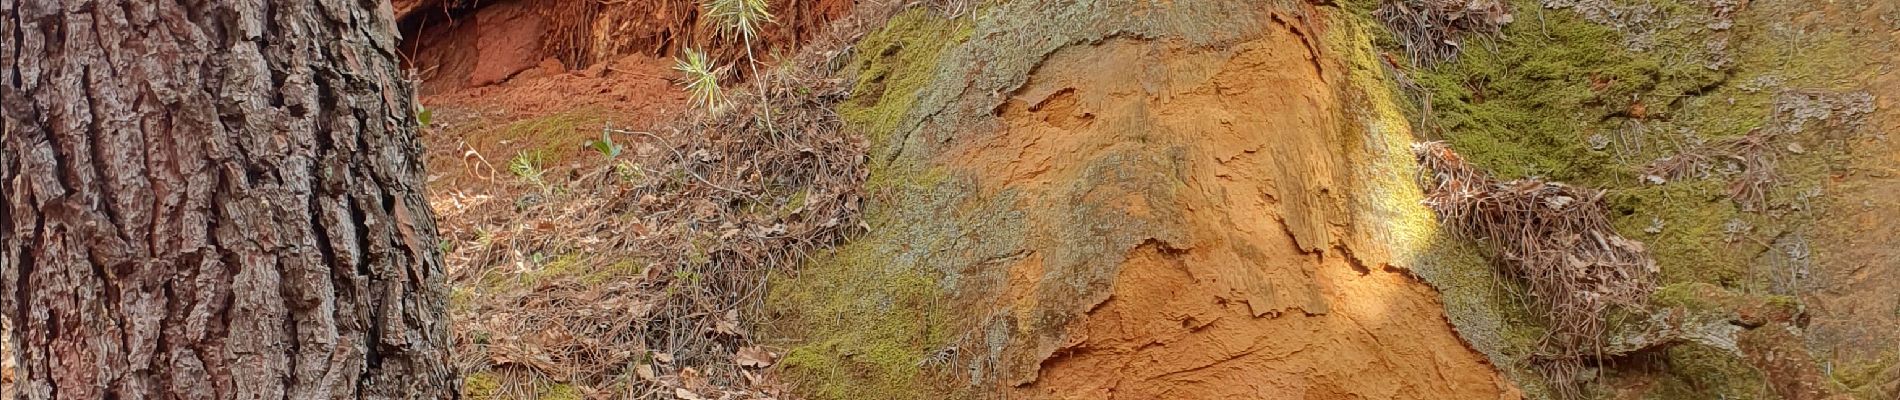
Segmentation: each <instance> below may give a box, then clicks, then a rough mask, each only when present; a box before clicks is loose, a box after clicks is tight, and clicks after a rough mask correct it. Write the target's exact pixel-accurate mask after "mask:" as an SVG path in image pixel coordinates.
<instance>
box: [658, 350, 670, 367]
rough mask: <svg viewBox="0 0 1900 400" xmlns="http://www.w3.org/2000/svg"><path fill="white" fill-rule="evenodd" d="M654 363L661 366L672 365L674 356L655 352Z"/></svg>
mask: <svg viewBox="0 0 1900 400" xmlns="http://www.w3.org/2000/svg"><path fill="white" fill-rule="evenodd" d="M653 361H659V362H660V363H661V364H672V363H673V355H672V354H668V353H662V352H657V351H656V352H653Z"/></svg>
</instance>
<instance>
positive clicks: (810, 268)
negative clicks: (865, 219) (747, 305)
mask: <svg viewBox="0 0 1900 400" xmlns="http://www.w3.org/2000/svg"><path fill="white" fill-rule="evenodd" d="M876 246H877V245H876V244H875V243H871V242H867V241H860V242H855V243H852V244H848V245H845V246H844V247H840V248H838V249H837V250H836V251H835V252H833V253H832V254H830V255H828V256H826V257H822V258H820V259H817V260H815V261H813V262H811V263H809V264H808V265H806V266H805V268H803V269H802V270H800V273H799V275H800V276H799V277H798V279H786V277H782V276H781V277H776V278H774V281H776V282H783V283H786V285H784V286H782V287H780V288H777V289H775V290H774V291H773V292H772V296H771V299H770V300H769V301H770V302H771V303H772V304H773V305H774V307H773V308H775V309H781V310H791V311H792V313H793V315H790V316H788V317H789V318H787V320H788V321H790V322H789V323H788V326H787V328H785V329H784V330H786V332H780V333H781V334H786V335H791V336H795V337H805V338H813V339H816V341H814V342H809V343H804V344H802V345H799V346H797V347H794V348H792V349H791V351H789V352H788V353H787V354H786V356H785V358H784V359H783V360H781V361H780V362H779V365H780V368H783V371H784V372H785V373H786V374H787V375H788V376H789V377H791V378H792V379H794V380H795V381H798V382H803V383H806V387H804V388H803V389H805V392H806V393H805V394H806V395H808V396H813V397H814V398H820V399H860V398H921V397H923V396H924V395H925V394H929V393H931V392H930V391H929V388H930V385H929V384H928V382H926V381H924V379H926V375H927V374H926V371H925V370H924V369H923V363H921V362H919V361H920V360H921V359H922V358H923V357H924V356H926V355H929V354H931V353H932V352H933V351H934V350H933V349H935V348H937V347H939V346H942V345H943V344H944V343H947V342H948V340H949V338H948V334H947V330H948V327H949V326H950V324H949V323H948V322H946V321H945V318H946V316H945V311H944V310H942V306H941V305H940V304H939V303H940V302H941V301H942V299H944V298H946V294H945V293H943V292H942V291H941V289H939V287H938V283H937V282H938V278H937V277H935V276H931V274H929V273H926V272H922V271H918V270H914V269H907V268H894V267H893V266H891V265H890V263H891V262H892V260H891V257H889V256H888V255H882V254H879V252H877V251H876V250H875V247H876Z"/></svg>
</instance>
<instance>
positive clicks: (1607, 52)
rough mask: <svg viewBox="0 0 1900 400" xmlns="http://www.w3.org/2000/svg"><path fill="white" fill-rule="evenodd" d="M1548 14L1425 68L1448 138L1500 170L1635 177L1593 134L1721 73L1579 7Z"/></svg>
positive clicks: (1574, 178) (1595, 179)
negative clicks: (1637, 47)
mask: <svg viewBox="0 0 1900 400" xmlns="http://www.w3.org/2000/svg"><path fill="white" fill-rule="evenodd" d="M1515 3H1516V5H1517V6H1518V9H1520V10H1532V9H1537V8H1540V6H1539V5H1538V4H1537V3H1536V2H1535V1H1517V2H1515ZM1540 18H1542V19H1541V20H1538V21H1524V22H1520V23H1515V24H1511V25H1509V26H1507V28H1506V29H1505V32H1504V34H1503V35H1502V39H1500V40H1499V43H1497V44H1496V46H1495V47H1492V46H1471V47H1468V48H1466V51H1465V54H1464V55H1463V57H1462V58H1460V59H1459V61H1458V62H1454V63H1447V64H1444V65H1441V66H1439V67H1437V68H1435V69H1432V70H1428V71H1424V72H1423V73H1421V74H1419V75H1420V76H1419V79H1418V82H1419V83H1420V84H1421V85H1422V86H1424V88H1425V90H1426V92H1427V93H1428V94H1429V95H1430V98H1431V110H1432V112H1433V120H1434V121H1435V122H1436V124H1437V126H1438V127H1440V128H1442V129H1443V130H1444V131H1445V133H1446V136H1445V137H1446V139H1447V140H1448V141H1449V142H1451V144H1452V146H1453V147H1454V148H1456V149H1458V150H1459V152H1460V153H1462V154H1463V155H1465V157H1466V158H1468V159H1470V160H1471V161H1472V162H1474V163H1476V164H1477V165H1479V166H1481V167H1484V168H1486V169H1487V170H1490V171H1492V172H1493V173H1496V174H1498V175H1500V176H1504V177H1525V176H1544V177H1548V178H1552V179H1557V180H1564V181H1571V182H1579V183H1601V182H1605V181H1610V180H1614V179H1625V180H1630V179H1628V178H1629V177H1630V176H1632V174H1631V171H1630V170H1629V169H1628V168H1626V167H1627V166H1619V165H1616V163H1613V162H1611V158H1612V154H1611V153H1609V152H1606V151H1601V150H1593V149H1591V148H1590V146H1589V145H1588V144H1587V139H1588V138H1589V137H1590V136H1592V135H1595V134H1599V133H1611V129H1615V128H1618V126H1616V123H1617V122H1620V121H1622V120H1623V119H1620V118H1619V117H1627V116H1629V115H1630V114H1632V113H1633V111H1632V109H1633V107H1635V106H1636V105H1637V104H1644V108H1645V109H1660V108H1661V107H1660V106H1659V105H1658V104H1659V103H1660V104H1667V103H1668V102H1669V100H1667V99H1670V98H1675V97H1680V96H1683V95H1684V94H1685V93H1692V92H1695V91H1697V90H1699V89H1700V88H1702V87H1705V86H1709V85H1711V84H1714V83H1716V82H1720V81H1721V79H1723V76H1722V75H1721V74H1720V73H1719V72H1716V71H1710V70H1708V69H1707V68H1704V67H1702V66H1701V65H1698V64H1692V63H1668V62H1664V60H1662V59H1660V58H1659V56H1658V55H1657V54H1656V53H1638V52H1633V51H1630V50H1628V49H1626V48H1625V47H1624V46H1623V44H1622V43H1623V37H1622V35H1621V34H1620V33H1618V32H1617V31H1616V30H1614V29H1612V28H1609V27H1605V26H1602V25H1598V24H1595V23H1592V22H1590V21H1586V20H1584V19H1583V17H1581V16H1579V15H1577V14H1575V13H1572V12H1567V11H1560V10H1552V11H1550V12H1545V13H1542V16H1541V17H1540ZM1474 43H1479V42H1474ZM1653 111H1656V110H1650V111H1644V113H1649V112H1653ZM1619 167H1622V168H1619Z"/></svg>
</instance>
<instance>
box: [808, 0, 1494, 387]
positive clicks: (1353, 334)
mask: <svg viewBox="0 0 1900 400" xmlns="http://www.w3.org/2000/svg"><path fill="white" fill-rule="evenodd" d="M1024 3H1033V2H1017V3H1011V4H1006V5H1000V6H997V7H998V8H997V9H992V10H989V12H987V13H984V14H982V15H983V16H984V18H977V19H976V22H973V23H971V22H953V21H942V20H939V19H937V18H936V17H933V16H930V15H927V14H923V13H922V12H913V14H907V15H904V16H900V17H898V19H897V20H896V21H894V22H893V23H892V27H891V28H889V29H888V30H887V31H886V32H883V33H880V34H878V35H874V36H873V37H871V38H868V39H867V40H866V41H865V42H863V43H861V44H860V46H859V48H858V51H859V54H860V57H859V62H858V65H857V67H858V68H859V70H860V73H861V77H860V81H859V90H858V93H857V98H856V99H854V100H853V101H852V105H853V106H852V107H855V108H854V109H847V110H842V113H843V114H844V115H845V116H846V117H847V120H849V121H851V122H852V123H854V124H856V125H858V126H861V127H864V128H866V129H867V130H869V132H868V133H869V134H870V135H871V136H872V137H873V138H874V141H876V142H877V144H876V146H878V147H879V149H878V150H876V151H875V154H874V159H875V161H874V162H876V163H879V164H880V167H879V169H878V171H877V172H874V173H873V177H872V181H873V183H872V184H871V186H872V187H871V188H870V189H871V191H872V196H873V198H874V199H877V200H875V201H873V202H872V205H871V209H870V210H868V211H869V215H870V218H869V219H870V220H872V221H874V223H873V226H872V230H871V232H872V233H871V234H870V235H869V237H865V238H861V239H859V240H857V241H856V242H854V243H853V244H850V245H848V246H847V247H846V248H844V249H841V250H840V252H839V254H838V255H836V256H833V257H831V258H829V259H826V260H822V261H820V262H817V263H814V264H813V265H812V266H810V267H809V268H807V269H806V270H805V271H803V272H802V274H801V276H800V277H798V278H796V279H788V280H785V281H783V282H784V284H782V285H780V287H779V289H776V290H777V291H778V293H775V294H774V299H775V301H774V304H775V308H777V309H779V310H780V312H781V313H783V314H784V315H786V316H787V322H785V325H786V326H788V328H786V329H784V331H785V332H784V333H785V334H787V335H789V336H793V337H798V338H803V339H804V341H803V342H801V347H797V348H795V349H794V350H793V351H792V354H790V355H788V357H787V359H786V362H785V364H786V365H787V367H786V368H787V369H786V370H787V372H788V373H790V374H791V375H792V376H794V377H795V378H796V379H797V380H800V381H803V383H804V385H805V386H806V391H807V392H808V393H811V394H814V395H816V396H818V397H839V398H845V397H849V398H906V395H908V394H918V393H927V392H939V391H943V390H950V389H955V390H960V391H962V392H963V393H966V394H968V395H970V396H971V397H999V396H1007V397H1010V398H1223V397H1233V398H1281V397H1304V398H1500V397H1504V398H1510V397H1517V396H1519V395H1518V394H1517V392H1516V389H1515V388H1514V385H1513V384H1511V383H1510V382H1509V381H1508V380H1507V379H1505V378H1503V377H1502V376H1501V375H1500V374H1499V372H1498V371H1497V370H1496V369H1494V368H1493V367H1492V366H1491V365H1490V364H1489V362H1488V361H1487V360H1486V358H1485V356H1484V355H1482V354H1480V353H1479V352H1476V351H1473V350H1471V349H1470V348H1469V347H1467V346H1465V345H1464V343H1463V342H1462V341H1461V340H1460V339H1459V337H1458V336H1457V334H1456V333H1455V332H1454V331H1453V329H1452V327H1451V325H1450V324H1449V323H1448V322H1447V319H1446V316H1445V311H1444V306H1443V305H1442V304H1441V303H1440V302H1439V299H1438V296H1437V294H1436V292H1435V291H1433V290H1432V289H1431V287H1429V286H1427V285H1426V284H1424V283H1423V282H1420V281H1418V280H1416V279H1414V278H1413V277H1411V275H1410V274H1409V273H1408V272H1406V268H1407V267H1408V264H1409V260H1410V257H1411V255H1412V254H1413V253H1414V252H1415V251H1416V248H1417V247H1418V246H1421V243H1423V242H1425V241H1429V240H1431V235H1433V231H1432V229H1431V228H1430V218H1429V217H1427V216H1424V215H1425V214H1424V213H1425V211H1424V210H1423V209H1422V208H1418V205H1417V198H1418V194H1417V192H1416V190H1417V189H1416V188H1415V187H1414V186H1411V184H1410V176H1411V175H1410V172H1409V171H1410V169H1409V168H1410V167H1409V165H1408V164H1407V162H1408V161H1405V160H1407V158H1406V157H1407V156H1406V155H1405V154H1406V153H1405V151H1404V148H1403V146H1404V144H1405V143H1407V142H1409V140H1410V138H1409V133H1408V132H1407V131H1406V130H1405V128H1404V125H1403V120H1402V117H1397V116H1396V111H1394V110H1395V108H1394V107H1393V104H1392V103H1391V100H1390V97H1389V94H1386V93H1384V92H1382V91H1384V90H1386V89H1385V88H1383V87H1371V86H1370V85H1366V86H1361V85H1364V82H1369V81H1372V82H1376V81H1373V80H1369V79H1376V78H1369V77H1368V76H1367V75H1366V74H1377V73H1379V72H1378V70H1377V68H1378V67H1377V66H1376V65H1372V64H1369V62H1366V63H1359V62H1354V61H1352V60H1351V59H1348V58H1349V57H1359V58H1361V59H1364V60H1370V56H1369V55H1368V54H1367V50H1366V49H1365V48H1364V47H1363V44H1364V38H1359V39H1358V40H1360V42H1359V43H1361V46H1358V47H1353V46H1343V47H1341V48H1329V47H1328V45H1327V44H1326V43H1329V41H1328V40H1327V38H1328V35H1355V34H1358V33H1355V32H1354V31H1353V29H1354V27H1353V26H1351V25H1341V26H1335V27H1329V26H1326V24H1325V23H1323V22H1322V21H1325V20H1326V18H1327V16H1326V15H1324V14H1323V13H1324V12H1323V11H1321V10H1317V9H1312V8H1303V7H1301V6H1296V5H1267V4H1255V3H1256V2H1245V1H1231V2H1230V1H1177V2H1174V3H1172V4H1169V5H1166V6H1151V5H1150V4H1149V3H1148V2H1145V1H1127V2H1094V3H1087V4H1069V5H1063V6H1049V5H1030V4H1024ZM1189 21H1192V22H1191V23H1189ZM965 24H973V25H965ZM945 37H949V38H965V37H967V38H968V39H967V41H960V42H951V43H945V42H943V41H942V40H943V39H942V38H945ZM1334 42H1338V43H1351V41H1347V40H1337V41H1334ZM1382 113H1383V114H1382ZM1395 119H1396V122H1395Z"/></svg>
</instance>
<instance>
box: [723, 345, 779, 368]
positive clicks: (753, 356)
mask: <svg viewBox="0 0 1900 400" xmlns="http://www.w3.org/2000/svg"><path fill="white" fill-rule="evenodd" d="M732 360H733V362H737V363H739V366H741V367H753V368H765V367H770V366H772V352H769V351H765V348H762V347H759V346H746V347H740V348H739V352H738V353H734V354H733V355H732Z"/></svg>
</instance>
